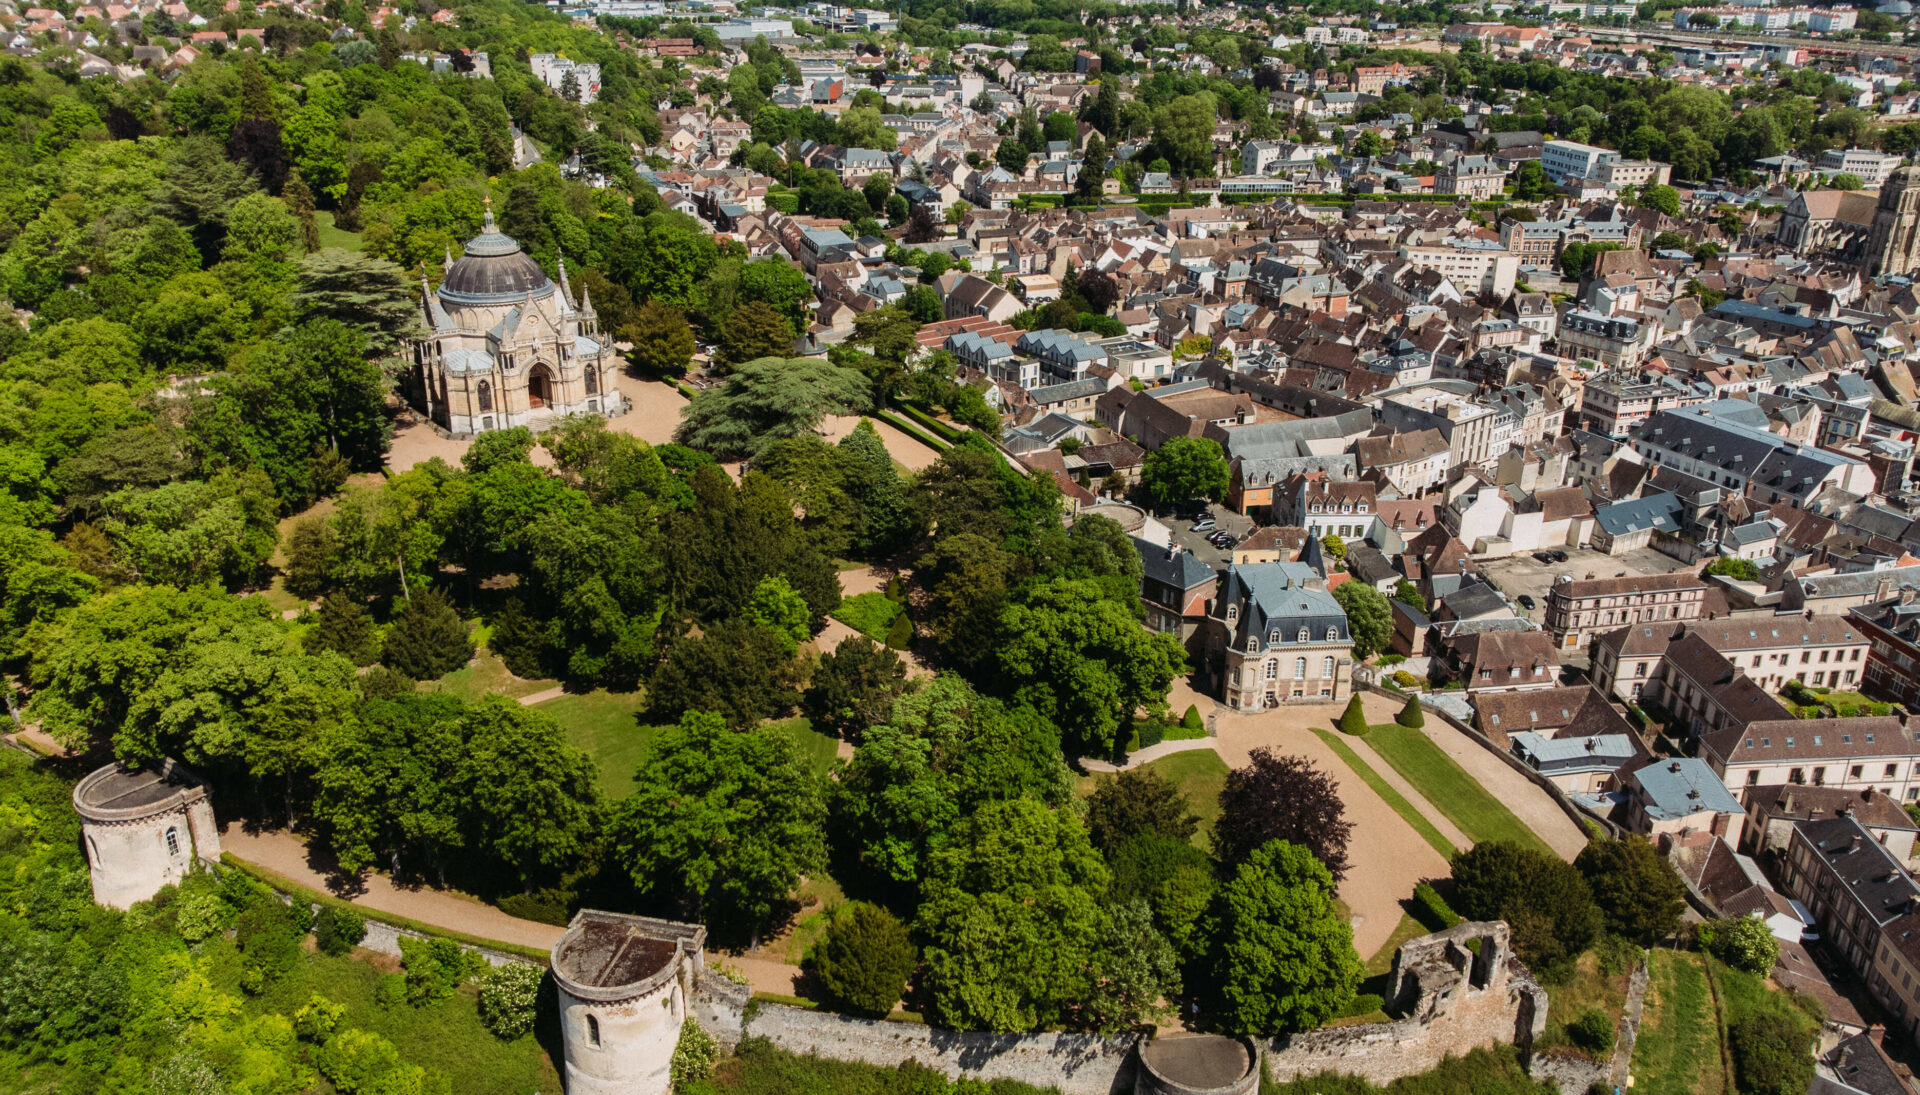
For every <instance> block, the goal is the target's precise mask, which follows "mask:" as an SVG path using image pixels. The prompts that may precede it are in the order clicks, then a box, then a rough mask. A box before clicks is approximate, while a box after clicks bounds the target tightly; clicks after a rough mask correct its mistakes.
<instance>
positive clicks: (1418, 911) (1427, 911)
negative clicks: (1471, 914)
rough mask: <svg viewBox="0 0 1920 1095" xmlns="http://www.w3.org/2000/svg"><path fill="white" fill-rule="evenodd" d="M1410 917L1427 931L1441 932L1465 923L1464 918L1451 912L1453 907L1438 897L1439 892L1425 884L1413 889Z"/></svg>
mask: <svg viewBox="0 0 1920 1095" xmlns="http://www.w3.org/2000/svg"><path fill="white" fill-rule="evenodd" d="M1412 915H1413V918H1414V919H1415V920H1418V921H1419V922H1420V923H1422V924H1424V925H1426V927H1427V928H1428V929H1430V930H1432V931H1437V932H1443V931H1446V930H1447V929H1448V928H1452V927H1456V926H1458V925H1461V924H1464V923H1466V922H1467V919H1466V917H1464V916H1461V915H1460V914H1459V913H1457V912H1454V911H1453V907H1452V906H1450V905H1448V904H1447V902H1446V899H1445V898H1443V897H1441V896H1440V891H1438V890H1436V889H1434V888H1433V886H1432V885H1431V884H1430V883H1426V882H1422V883H1420V884H1419V885H1418V886H1415V887H1414V888H1413V910H1412Z"/></svg>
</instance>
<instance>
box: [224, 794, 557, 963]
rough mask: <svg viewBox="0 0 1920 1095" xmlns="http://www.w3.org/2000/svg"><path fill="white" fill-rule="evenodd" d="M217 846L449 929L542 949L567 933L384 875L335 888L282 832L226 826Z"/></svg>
mask: <svg viewBox="0 0 1920 1095" xmlns="http://www.w3.org/2000/svg"><path fill="white" fill-rule="evenodd" d="M220 847H221V849H222V850H223V851H227V852H231V853H232V854H233V855H235V856H237V857H239V858H241V859H244V860H246V861H247V862H248V863H252V864H254V865H256V866H259V867H264V868H266V869H267V870H269V871H272V872H273V873H274V874H277V875H280V876H282V877H283V878H288V879H292V880H293V881H295V882H298V883H300V884H301V885H303V886H306V887H308V888H310V889H315V890H319V891H321V892H323V893H330V894H332V895H334V896H335V897H338V898H341V899H343V900H347V901H351V902H353V903H354V904H356V905H364V906H365V907H367V908H369V909H376V910H378V911H380V912H384V913H391V914H393V915H395V916H404V917H406V918H407V919H409V920H418V921H419V922H421V923H422V924H430V925H432V926H434V927H436V928H445V929H446V930H448V931H456V932H462V933H465V934H467V935H474V936H478V937H480V938H482V939H495V940H498V941H500V942H502V943H516V944H519V945H520V946H523V947H541V948H548V947H552V946H553V945H554V943H556V942H558V941H559V939H560V936H561V935H562V934H564V933H565V931H566V929H565V928H559V927H555V926H554V925H552V924H540V923H536V922H534V921H532V920H522V919H520V918H519V917H517V916H508V915H507V914H506V913H503V912H501V911H500V910H499V909H496V908H494V907H493V906H492V905H486V904H482V903H481V902H480V901H477V900H475V899H473V898H471V897H466V896H463V895H460V894H455V893H449V892H447V891H445V890H433V889H427V888H424V887H422V888H413V889H410V888H406V887H402V886H396V885H395V884H394V882H393V880H392V879H391V878H388V877H387V876H386V875H383V874H375V873H371V872H369V873H368V874H366V875H364V876H362V877H361V878H360V879H359V880H358V886H359V888H360V889H359V892H357V893H356V892H354V891H353V890H352V889H350V888H348V887H345V886H336V885H335V884H334V883H335V881H336V880H335V878H333V877H332V876H330V875H328V874H327V873H325V872H323V871H320V870H316V869H315V868H314V866H313V865H312V863H311V862H309V856H308V852H307V846H306V845H305V844H302V843H300V841H298V840H296V839H294V837H293V836H292V834H290V833H287V832H285V831H282V830H270V831H263V832H255V833H249V832H246V831H245V830H243V829H241V828H240V827H239V826H237V825H232V826H228V827H227V829H226V830H225V831H223V832H222V833H221V834H220Z"/></svg>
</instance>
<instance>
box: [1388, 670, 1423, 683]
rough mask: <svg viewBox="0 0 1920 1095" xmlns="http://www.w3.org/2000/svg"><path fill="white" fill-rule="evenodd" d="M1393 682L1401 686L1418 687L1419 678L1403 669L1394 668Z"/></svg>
mask: <svg viewBox="0 0 1920 1095" xmlns="http://www.w3.org/2000/svg"><path fill="white" fill-rule="evenodd" d="M1393 683H1395V684H1397V685H1399V686H1400V687H1402V688H1418V687H1420V678H1419V677H1416V676H1414V675H1413V674H1411V673H1409V672H1407V671H1406V670H1404V669H1396V670H1394V672H1393Z"/></svg>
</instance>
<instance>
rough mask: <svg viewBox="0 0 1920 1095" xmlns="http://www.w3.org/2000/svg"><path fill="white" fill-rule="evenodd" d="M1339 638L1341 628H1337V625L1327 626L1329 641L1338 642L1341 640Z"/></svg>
mask: <svg viewBox="0 0 1920 1095" xmlns="http://www.w3.org/2000/svg"><path fill="white" fill-rule="evenodd" d="M1339 639H1340V629H1339V628H1337V627H1329V628H1327V641H1328V642H1330V643H1331V642H1338V641H1339Z"/></svg>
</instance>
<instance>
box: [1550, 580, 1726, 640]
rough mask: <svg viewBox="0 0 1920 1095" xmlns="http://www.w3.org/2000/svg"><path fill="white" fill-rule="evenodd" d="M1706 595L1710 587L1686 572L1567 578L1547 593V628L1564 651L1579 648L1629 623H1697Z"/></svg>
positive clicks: (1554, 585) (1555, 584)
mask: <svg viewBox="0 0 1920 1095" xmlns="http://www.w3.org/2000/svg"><path fill="white" fill-rule="evenodd" d="M1706 597H1707V586H1706V583H1705V582H1702V581H1701V580H1700V579H1699V578H1698V577H1697V576H1695V575H1693V574H1689V573H1686V572H1684V571H1682V572H1679V573H1676V574H1629V575H1627V576H1625V577H1622V578H1588V579H1585V580H1584V581H1582V580H1576V579H1574V578H1572V577H1570V576H1563V577H1562V578H1561V579H1560V580H1559V581H1557V582H1555V583H1554V584H1553V586H1552V588H1550V589H1548V590H1547V630H1549V631H1551V632H1553V635H1554V638H1555V639H1556V640H1558V641H1559V643H1560V648H1561V649H1562V650H1577V649H1579V648H1580V647H1582V646H1584V645H1585V644H1586V642H1587V640H1588V639H1590V638H1593V637H1595V636H1597V635H1600V634H1601V633H1603V632H1607V631H1612V630H1614V629H1615V628H1618V627H1620V626H1622V625H1625V624H1638V623H1655V622H1668V621H1678V620H1697V619H1699V618H1700V613H1701V610H1702V608H1703V606H1704V605H1705V604H1706Z"/></svg>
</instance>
